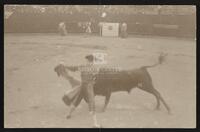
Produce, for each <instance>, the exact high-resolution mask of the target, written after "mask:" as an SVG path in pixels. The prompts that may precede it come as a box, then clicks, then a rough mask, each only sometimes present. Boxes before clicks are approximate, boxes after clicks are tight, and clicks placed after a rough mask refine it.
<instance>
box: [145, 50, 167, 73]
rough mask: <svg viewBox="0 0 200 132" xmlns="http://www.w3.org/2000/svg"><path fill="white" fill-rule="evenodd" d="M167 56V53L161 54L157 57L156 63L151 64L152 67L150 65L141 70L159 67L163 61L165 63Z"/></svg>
mask: <svg viewBox="0 0 200 132" xmlns="http://www.w3.org/2000/svg"><path fill="white" fill-rule="evenodd" d="M166 56H167V53H163V52H161V53H160V55H159V56H158V62H157V63H155V64H153V65H150V66H143V67H142V68H145V69H146V68H151V67H155V66H157V65H160V64H162V63H163V62H164V61H165V57H166Z"/></svg>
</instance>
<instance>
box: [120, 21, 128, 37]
mask: <svg viewBox="0 0 200 132" xmlns="http://www.w3.org/2000/svg"><path fill="white" fill-rule="evenodd" d="M127 36H128V34H127V24H126V23H125V22H123V23H122V24H121V28H120V37H121V38H126V37H127Z"/></svg>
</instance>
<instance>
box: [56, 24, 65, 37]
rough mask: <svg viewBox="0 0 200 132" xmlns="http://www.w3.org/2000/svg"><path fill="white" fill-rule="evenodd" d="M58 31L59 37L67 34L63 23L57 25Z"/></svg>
mask: <svg viewBox="0 0 200 132" xmlns="http://www.w3.org/2000/svg"><path fill="white" fill-rule="evenodd" d="M58 31H59V33H60V35H61V36H65V35H66V34H67V30H66V26H65V23H64V22H61V23H59V25H58Z"/></svg>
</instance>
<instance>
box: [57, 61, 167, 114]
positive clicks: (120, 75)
mask: <svg viewBox="0 0 200 132" xmlns="http://www.w3.org/2000/svg"><path fill="white" fill-rule="evenodd" d="M156 65H158V64H154V65H152V66H143V67H141V68H138V69H133V70H126V71H117V72H113V71H109V70H106V69H105V68H101V69H100V70H99V73H98V74H97V75H96V76H95V84H94V94H95V95H102V96H105V105H104V108H103V110H105V108H106V107H107V105H108V102H109V100H110V96H111V93H112V92H117V91H127V92H128V93H129V92H130V91H131V90H132V89H133V88H139V89H141V90H144V91H146V92H148V93H151V94H152V95H154V96H155V98H156V101H157V105H156V109H159V108H160V101H161V102H162V103H163V104H164V106H165V108H166V109H167V110H168V112H169V113H170V108H169V106H168V105H167V103H166V102H165V100H164V99H163V97H162V96H161V94H160V93H159V92H158V91H157V90H156V89H155V88H154V86H153V82H152V78H151V76H150V74H149V73H148V71H147V68H149V67H154V66H156ZM65 69H67V68H66V67H65V66H64V65H62V64H60V65H58V66H57V67H56V68H55V71H56V72H57V74H58V75H62V76H64V75H63V74H67V72H66V71H65ZM84 99H85V101H86V102H88V101H87V97H85V98H84Z"/></svg>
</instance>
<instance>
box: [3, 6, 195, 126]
mask: <svg viewBox="0 0 200 132" xmlns="http://www.w3.org/2000/svg"><path fill="white" fill-rule="evenodd" d="M3 19H4V128H196V124H197V122H196V115H197V114H196V95H197V93H196V6H194V5H20V4H18V5H14V4H8V5H4V18H3Z"/></svg>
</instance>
